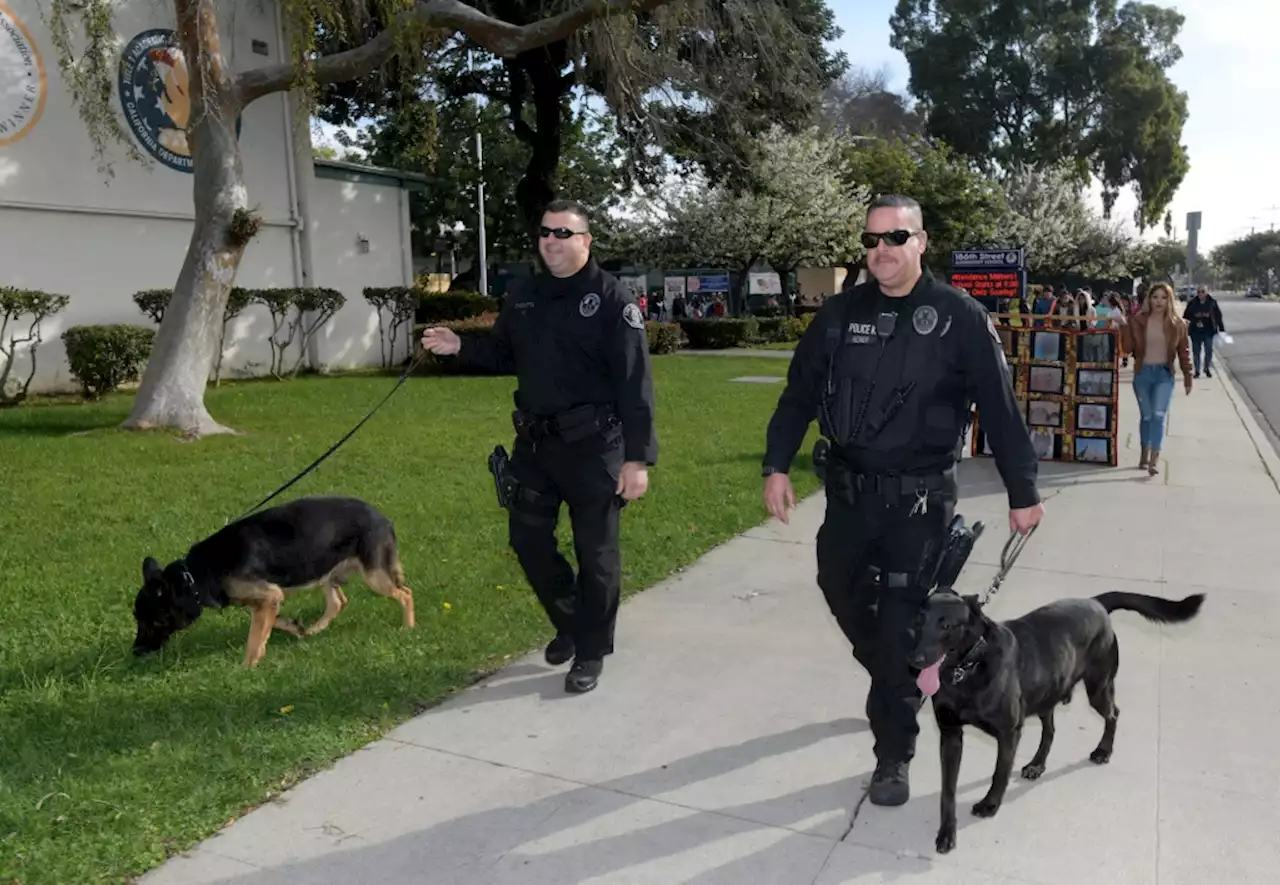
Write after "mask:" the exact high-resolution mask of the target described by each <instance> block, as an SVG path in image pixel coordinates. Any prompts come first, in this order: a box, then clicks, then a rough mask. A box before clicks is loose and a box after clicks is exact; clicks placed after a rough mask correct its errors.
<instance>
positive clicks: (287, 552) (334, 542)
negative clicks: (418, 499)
mask: <svg viewBox="0 0 1280 885" xmlns="http://www.w3.org/2000/svg"><path fill="white" fill-rule="evenodd" d="M356 574H359V575H361V576H362V577H363V578H364V582H365V584H366V585H368V587H369V588H370V589H371V590H373V591H374V592H375V593H378V594H381V595H382V596H387V597H390V598H391V599H394V600H396V601H397V602H399V603H400V606H401V608H402V609H403V610H404V625H405V626H406V627H412V626H413V625H414V613H413V591H412V590H410V589H409V588H408V587H407V586H405V582H404V569H403V568H402V567H401V564H400V554H399V550H398V548H397V543H396V531H395V527H394V526H393V525H392V524H391V520H390V519H388V518H387V517H386V516H384V515H383V514H382V513H380V512H379V511H378V510H377V509H376V508H374V507H373V506H372V505H370V504H367V503H365V502H364V501H361V500H359V499H357V498H340V497H313V498H299V499H297V500H294V501H290V502H289V503H287V504H281V505H279V506H278V507H272V508H270V509H268V510H260V511H258V512H257V513H254V514H252V515H251V516H246V517H244V518H243V519H240V520H237V521H236V522H233V523H231V524H230V525H228V526H226V527H225V528H222V529H219V530H218V531H217V532H215V533H214V534H212V535H210V536H209V537H208V538H205V539H204V540H202V541H199V542H197V543H196V544H195V545H194V546H192V548H191V549H190V550H188V551H187V554H186V556H184V557H182V558H181V559H176V560H174V561H173V562H171V563H169V564H168V565H167V566H164V567H163V568H161V566H160V563H159V562H157V561H156V560H155V559H153V558H152V557H150V556H148V557H147V558H146V559H144V560H143V561H142V587H141V589H139V590H138V593H137V596H136V597H135V599H134V603H133V616H134V620H135V621H136V622H137V627H138V632H137V635H136V637H135V638H134V641H133V653H134V654H135V655H145V654H150V653H152V652H156V651H159V650H160V649H161V648H163V647H164V645H165V643H167V642H168V641H169V637H170V636H172V635H173V634H174V633H176V632H178V631H179V630H183V629H185V628H187V627H189V626H191V625H192V624H193V623H195V622H196V620H197V619H198V618H199V617H200V614H201V613H202V612H203V611H204V610H205V609H206V608H225V607H227V606H229V605H237V606H245V607H247V608H248V609H250V610H251V611H252V613H253V619H252V623H251V624H250V627H249V640H248V642H247V644H246V646H245V653H244V665H245V666H246V667H253V666H255V665H256V664H257V663H258V661H260V660H261V659H262V656H263V655H264V654H265V653H266V650H267V639H268V637H269V636H270V635H271V631H272V630H283V631H285V632H287V633H291V634H293V635H294V636H298V637H302V636H313V635H315V634H316V633H319V632H320V631H321V630H323V629H324V628H325V627H327V626H329V622H330V621H332V620H333V619H334V618H335V617H336V616H337V615H338V613H339V612H340V611H342V609H344V608H345V607H346V605H347V596H346V594H345V593H343V592H342V585H343V584H344V583H346V581H347V580H348V579H349V578H350V577H351V576H353V575H356ZM312 587H320V588H322V589H323V590H324V595H325V605H324V614H323V615H321V616H320V618H319V619H318V620H317V621H316V622H315V623H314V624H312V625H311V626H310V627H302V626H301V625H300V624H298V623H296V622H295V621H294V620H293V619H292V618H282V617H280V616H279V615H280V604H281V603H282V602H284V600H285V597H286V596H288V595H291V594H293V593H294V592H296V591H299V590H304V589H308V588H312Z"/></svg>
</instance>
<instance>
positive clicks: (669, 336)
mask: <svg viewBox="0 0 1280 885" xmlns="http://www.w3.org/2000/svg"><path fill="white" fill-rule="evenodd" d="M644 331H645V335H647V336H648V338H649V353H675V352H676V351H677V350H679V349H680V324H679V323H655V322H653V321H649V322H647V323H645V324H644Z"/></svg>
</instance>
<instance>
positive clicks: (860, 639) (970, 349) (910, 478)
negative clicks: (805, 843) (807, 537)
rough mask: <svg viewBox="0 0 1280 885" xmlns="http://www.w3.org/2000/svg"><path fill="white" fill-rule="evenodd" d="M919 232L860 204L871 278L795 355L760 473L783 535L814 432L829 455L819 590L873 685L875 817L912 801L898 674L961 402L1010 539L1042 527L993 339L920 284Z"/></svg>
mask: <svg viewBox="0 0 1280 885" xmlns="http://www.w3.org/2000/svg"><path fill="white" fill-rule="evenodd" d="M923 228H924V223H923V218H922V213H921V210H920V205H919V204H918V203H917V202H916V201H915V200H913V199H911V198H909V197H903V196H896V195H893V196H884V197H880V198H878V199H876V200H875V201H874V202H873V203H872V204H871V207H870V210H869V211H868V213H867V223H866V228H865V231H866V232H865V233H864V234H863V235H862V243H863V245H864V246H866V248H867V266H868V269H869V270H870V274H871V278H869V279H868V281H867V282H865V283H862V284H860V285H847V286H846V287H845V289H844V291H842V292H840V293H839V294H838V295H835V296H833V297H831V298H829V299H827V301H826V302H825V303H824V304H823V305H822V307H821V308H820V309H819V311H818V313H817V315H816V316H815V317H814V320H813V323H812V325H811V326H810V327H809V328H808V330H806V332H805V334H804V335H803V337H802V338H801V340H800V342H799V344H798V345H797V346H796V351H795V355H794V357H793V358H792V360H791V365H790V369H789V371H788V376H787V384H786V389H785V390H784V391H783V393H782V395H781V396H780V397H779V400H778V405H777V409H776V411H775V412H774V414H773V417H772V419H771V420H770V422H769V428H768V435H767V444H766V449H767V450H766V453H765V457H764V465H763V472H764V475H765V481H764V499H765V506H766V507H767V509H768V510H769V512H770V513H771V514H772V515H773V516H774V517H775V518H777V519H779V520H781V521H783V522H787V521H788V514H787V511H788V510H789V509H790V508H793V507H795V495H794V492H793V491H792V488H791V481H790V479H789V478H788V476H787V471H788V470H789V468H790V466H791V462H792V459H793V458H794V457H795V454H796V451H797V449H798V448H799V447H800V444H801V442H802V441H803V440H804V437H805V434H806V432H807V430H808V427H809V423H810V422H811V421H812V420H813V419H814V418H817V419H818V421H819V427H820V429H821V431H822V434H823V436H824V437H825V439H826V441H827V443H828V444H829V446H830V448H829V452H828V455H827V461H826V464H825V485H826V515H825V519H824V521H823V524H822V527H821V528H820V529H819V531H818V537H817V558H818V584H819V586H820V587H821V588H822V592H823V595H824V596H825V597H826V600H827V605H828V606H829V608H830V609H831V612H832V614H833V615H834V616H835V619H836V622H837V623H838V624H839V626H840V628H841V630H842V631H843V632H844V634H845V636H846V637H848V639H849V641H850V642H851V643H852V644H853V647H854V656H855V658H856V659H857V660H858V661H859V663H861V664H862V666H863V667H865V668H866V669H867V671H868V672H869V673H870V675H871V691H870V693H869V695H868V697H867V718H868V719H869V720H870V723H871V730H872V734H873V735H874V737H875V755H876V768H875V773H874V775H873V777H872V783H871V789H870V792H869V798H870V799H871V801H872V802H873V803H874V804H877V805H901V804H903V803H905V802H906V801H907V799H908V797H909V795H910V788H909V782H908V778H907V770H908V766H909V764H910V762H911V759H912V758H913V756H914V754H915V740H916V736H917V734H918V733H919V726H918V724H917V721H916V714H917V711H918V710H919V706H920V699H921V694H920V693H919V690H918V689H917V687H916V684H915V675H914V673H913V671H912V669H911V667H910V665H909V664H908V656H909V655H910V653H911V651H912V645H913V642H914V636H913V635H912V634H913V624H914V621H915V619H916V615H917V613H918V612H919V610H920V607H921V605H922V603H923V601H924V598H925V596H926V595H927V593H928V590H929V588H928V587H927V586H925V585H926V584H927V583H928V579H927V578H926V577H924V573H925V571H926V570H927V569H930V568H931V567H932V566H931V563H932V562H936V561H937V559H936V558H935V557H936V556H938V555H940V553H939V551H940V550H941V549H943V548H944V547H945V545H946V536H947V534H948V527H949V523H950V522H951V519H952V516H953V514H954V511H955V504H956V497H957V488H956V480H955V461H956V449H957V441H958V439H959V437H960V436H961V434H962V433H963V432H964V425H965V415H966V413H967V411H968V409H969V408H970V404H971V403H972V402H974V401H976V402H977V405H978V410H979V414H980V416H981V420H982V428H983V430H984V431H985V433H986V435H987V437H988V439H990V440H991V448H992V450H993V452H994V453H995V460H996V466H997V468H998V469H999V472H1000V476H1001V478H1002V479H1003V480H1004V485H1005V488H1006V490H1007V492H1008V498H1009V525H1010V528H1011V529H1013V530H1016V531H1019V532H1022V533H1024V534H1025V533H1027V532H1029V531H1031V529H1032V527H1033V526H1035V525H1036V524H1037V523H1038V522H1039V521H1040V520H1041V518H1042V517H1043V515H1044V508H1043V506H1042V505H1041V503H1040V496H1039V493H1038V492H1037V490H1036V475H1037V463H1036V454H1035V450H1034V449H1033V448H1032V444H1031V437H1030V434H1029V432H1028V430H1027V428H1026V425H1025V423H1024V422H1023V419H1022V414H1021V410H1020V408H1019V405H1018V401H1017V399H1016V398H1015V396H1014V389H1013V384H1012V379H1011V377H1010V373H1009V371H1008V367H1007V362H1006V360H1005V356H1004V350H1003V348H1002V347H1001V344H1000V340H999V337H998V335H997V333H996V331H995V327H994V325H993V324H992V322H991V319H990V317H989V316H988V315H987V311H986V310H985V309H984V308H983V307H982V305H981V304H979V303H978V302H977V301H976V300H974V299H973V298H971V297H969V296H967V295H965V294H964V293H963V292H960V291H959V290H958V289H955V288H953V287H951V286H949V285H945V284H943V283H941V282H939V281H938V280H936V279H935V278H934V277H933V276H932V275H931V274H928V273H926V272H923V271H922V269H921V257H922V255H923V254H924V251H925V247H926V245H927V234H926V233H925V231H924V229H923ZM925 560H929V561H925ZM872 566H878V567H879V576H878V578H877V577H875V573H874V572H873V571H872V568H871V567H872Z"/></svg>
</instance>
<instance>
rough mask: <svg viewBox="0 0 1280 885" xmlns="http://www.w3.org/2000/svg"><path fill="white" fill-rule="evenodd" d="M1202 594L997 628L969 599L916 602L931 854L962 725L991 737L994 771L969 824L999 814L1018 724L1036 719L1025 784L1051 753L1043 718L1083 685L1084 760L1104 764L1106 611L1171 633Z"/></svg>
mask: <svg viewBox="0 0 1280 885" xmlns="http://www.w3.org/2000/svg"><path fill="white" fill-rule="evenodd" d="M1203 602H1204V595H1203V594H1196V595H1193V596H1188V597H1187V598H1186V599H1183V600H1180V601H1178V602H1174V601H1173V600H1168V599H1160V598H1158V597H1155V596H1145V595H1143V594H1141V593H1103V594H1101V595H1099V596H1095V597H1093V598H1092V599H1063V600H1059V601H1057V602H1053V603H1050V604H1049V605H1045V606H1042V607H1040V608H1037V609H1035V610H1034V611H1031V612H1028V613H1027V614H1025V615H1023V616H1022V617H1020V618H1015V619H1014V620H1011V621H1004V622H1001V623H997V622H995V621H993V620H991V619H990V618H988V617H987V616H986V615H985V614H984V613H983V611H982V607H981V606H980V605H979V604H978V598H977V597H976V596H965V597H961V596H959V595H957V594H955V593H954V592H949V591H943V592H937V593H934V594H932V595H931V596H930V597H929V598H928V600H927V601H926V602H925V605H924V609H923V613H922V620H921V621H920V625H919V626H920V632H919V638H918V641H917V644H916V647H915V652H914V654H913V656H912V660H911V666H912V667H914V668H916V669H918V670H920V676H919V678H918V679H917V680H916V684H917V686H918V687H919V688H920V690H921V691H922V692H923V693H924V694H925V695H926V696H931V697H932V698H933V715H934V718H935V719H936V721H937V723H938V730H939V731H940V732H941V737H942V741H941V753H942V823H941V826H940V827H939V829H938V836H937V841H936V842H935V847H936V848H937V850H938V852H939V853H940V854H945V853H947V852H948V851H950V850H951V849H953V848H954V847H955V844H956V783H957V781H958V780H959V777H960V756H961V750H962V748H963V743H964V726H966V725H973V726H977V727H978V728H980V729H981V730H982V731H984V732H986V733H987V734H989V735H991V736H992V737H994V738H995V739H996V741H997V744H998V747H997V750H996V770H995V774H994V776H993V777H992V779H991V787H990V789H989V790H988V791H987V795H986V796H985V797H984V798H983V799H982V801H980V802H978V803H977V804H976V805H974V806H973V813H974V815H975V816H977V817H992V816H994V815H995V813H996V812H997V811H999V810H1000V803H1001V802H1002V801H1004V793H1005V789H1006V788H1007V787H1008V786H1009V775H1010V773H1011V771H1012V770H1013V758H1014V754H1015V753H1016V752H1017V749H1018V741H1019V740H1020V739H1021V737H1022V725H1023V722H1024V721H1025V720H1026V718H1027V717H1029V716H1038V717H1039V718H1040V746H1039V747H1038V748H1037V749H1036V753H1035V755H1034V756H1033V757H1032V758H1031V762H1030V763H1028V764H1027V765H1026V766H1025V767H1023V769H1022V776H1023V777H1024V778H1026V779H1027V780H1035V779H1036V778H1038V777H1040V775H1042V774H1044V766H1045V760H1046V759H1047V758H1048V757H1049V747H1050V746H1051V745H1052V744H1053V711H1054V707H1056V706H1057V705H1058V704H1066V703H1069V702H1070V700H1071V694H1072V691H1073V690H1074V689H1075V686H1076V684H1077V683H1079V682H1081V681H1083V682H1084V687H1085V691H1086V692H1087V693H1088V695H1089V704H1090V705H1091V706H1092V707H1093V709H1095V710H1097V711H1098V713H1099V714H1100V715H1101V716H1102V718H1103V721H1104V724H1103V728H1102V740H1101V741H1100V742H1099V743H1098V746H1097V748H1096V749H1095V750H1094V751H1093V752H1092V753H1090V754H1089V761H1091V762H1093V763H1095V764H1097V765H1104V764H1106V763H1107V762H1110V761H1111V752H1112V749H1113V748H1114V746H1115V740H1116V721H1117V719H1118V718H1119V716H1120V709H1119V708H1118V707H1117V706H1116V686H1115V678H1116V672H1117V671H1118V670H1119V669H1120V645H1119V642H1118V641H1117V639H1116V634H1115V630H1114V629H1113V628H1112V626H1111V618H1110V614H1111V612H1113V611H1133V612H1137V613H1138V614H1140V615H1142V616H1143V617H1144V618H1146V619H1147V620H1149V621H1155V622H1157V623H1164V624H1178V623H1182V622H1184V621H1189V620H1191V619H1192V618H1193V617H1195V616H1196V614H1198V613H1199V611H1200V605H1201V603H1203Z"/></svg>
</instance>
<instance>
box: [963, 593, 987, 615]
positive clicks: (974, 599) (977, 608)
mask: <svg viewBox="0 0 1280 885" xmlns="http://www.w3.org/2000/svg"><path fill="white" fill-rule="evenodd" d="M960 598H961V599H963V600H964V604H965V605H967V606H969V614H971V615H973V616H974V617H975V618H980V617H982V604H981V603H980V602H978V595H977V594H976V593H973V594H970V595H968V596H962V597H960Z"/></svg>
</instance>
